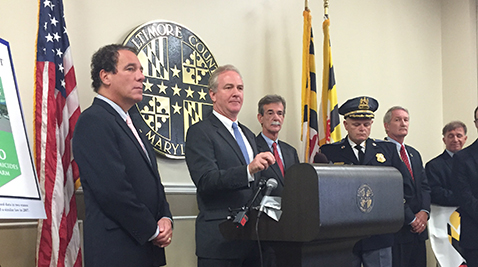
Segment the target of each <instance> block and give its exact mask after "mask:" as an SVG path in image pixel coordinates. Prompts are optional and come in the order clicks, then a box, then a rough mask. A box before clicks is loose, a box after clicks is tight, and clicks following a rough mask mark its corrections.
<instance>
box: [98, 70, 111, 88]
mask: <svg viewBox="0 0 478 267" xmlns="http://www.w3.org/2000/svg"><path fill="white" fill-rule="evenodd" d="M110 74H111V73H110V72H107V71H105V70H100V79H101V82H102V83H103V84H104V85H107V86H109V85H110V84H111V80H110Z"/></svg>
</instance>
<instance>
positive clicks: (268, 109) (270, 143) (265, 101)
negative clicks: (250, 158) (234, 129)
mask: <svg viewBox="0 0 478 267" xmlns="http://www.w3.org/2000/svg"><path fill="white" fill-rule="evenodd" d="M258 106H259V107H258V114H257V119H258V120H259V123H260V124H261V126H262V131H261V133H259V134H258V135H257V136H256V143H257V149H258V150H259V152H266V151H267V152H272V154H274V157H275V159H276V163H275V164H273V165H271V166H269V168H267V169H266V170H264V171H262V173H261V176H262V177H264V178H266V179H269V178H274V179H276V180H277V182H278V185H277V188H276V189H274V190H273V191H272V193H271V195H276V196H280V195H281V192H282V190H283V188H284V173H285V171H286V170H287V168H289V167H290V166H292V165H294V164H296V163H299V156H298V155H297V150H296V149H295V148H294V147H292V146H291V145H289V144H287V143H286V142H283V141H280V140H279V131H280V130H281V128H282V123H284V118H285V100H284V98H282V97H281V96H279V95H266V96H264V97H263V98H261V100H259V103H258ZM274 143H275V144H274Z"/></svg>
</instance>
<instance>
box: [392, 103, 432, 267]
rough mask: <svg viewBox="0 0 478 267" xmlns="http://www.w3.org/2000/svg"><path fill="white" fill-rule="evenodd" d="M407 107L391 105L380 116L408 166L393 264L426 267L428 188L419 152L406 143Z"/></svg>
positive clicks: (405, 266) (393, 248) (404, 178)
mask: <svg viewBox="0 0 478 267" xmlns="http://www.w3.org/2000/svg"><path fill="white" fill-rule="evenodd" d="M409 119H410V117H409V115H408V110H407V109H405V108H403V107H399V106H394V107H391V108H390V109H389V110H388V111H387V112H386V113H385V116H384V117H383V123H384V127H385V132H386V133H387V135H388V137H387V138H386V139H387V140H388V141H390V142H391V143H393V144H395V147H396V150H395V151H396V152H395V153H397V154H398V155H399V156H400V158H401V159H402V161H403V162H404V163H405V165H406V166H407V169H408V171H409V173H410V174H411V175H410V176H408V177H405V176H404V177H403V190H404V191H403V195H404V201H405V220H404V224H403V227H402V229H400V231H398V232H397V233H396V234H395V242H394V244H393V247H392V259H393V267H426V264H427V263H426V262H427V255H426V246H425V240H427V239H428V231H426V227H427V222H428V218H429V217H428V214H429V213H430V187H429V185H428V181H427V177H426V175H425V169H424V168H423V163H422V158H421V156H420V153H418V151H417V150H415V149H414V148H413V147H411V146H408V145H405V144H404V141H405V136H407V134H408V126H409Z"/></svg>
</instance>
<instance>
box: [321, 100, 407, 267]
mask: <svg viewBox="0 0 478 267" xmlns="http://www.w3.org/2000/svg"><path fill="white" fill-rule="evenodd" d="M377 109H378V102H377V101H376V100H375V99H374V98H371V97H366V96H362V97H356V98H353V99H349V100H347V101H346V102H345V103H344V104H342V106H340V108H339V114H341V115H343V116H344V122H343V124H344V127H345V130H347V136H346V137H345V138H344V139H342V140H341V141H339V142H336V143H333V144H326V145H322V146H321V147H320V152H322V153H323V154H325V156H327V158H328V159H329V160H330V161H331V162H333V163H334V164H352V165H370V166H393V167H395V168H396V169H398V170H399V171H400V172H401V173H402V176H405V177H408V176H409V174H408V173H407V169H406V166H405V165H404V164H403V162H402V161H401V160H400V158H399V157H398V155H397V154H396V152H395V147H394V146H393V144H391V143H389V142H385V141H380V140H374V139H371V138H369V136H370V130H371V128H372V123H373V119H374V117H375V115H374V112H375V111H376V110H377ZM392 244H393V234H383V235H374V236H372V237H370V238H365V239H362V240H360V241H359V242H357V243H356V244H355V246H354V249H353V253H354V262H353V265H352V266H354V267H360V266H362V264H363V266H380V267H389V266H391V265H392V248H391V247H392Z"/></svg>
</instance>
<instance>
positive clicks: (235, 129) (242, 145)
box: [232, 122, 250, 164]
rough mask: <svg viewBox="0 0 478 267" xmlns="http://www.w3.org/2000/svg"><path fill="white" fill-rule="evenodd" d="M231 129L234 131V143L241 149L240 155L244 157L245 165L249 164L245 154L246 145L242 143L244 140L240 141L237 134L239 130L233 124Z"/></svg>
mask: <svg viewBox="0 0 478 267" xmlns="http://www.w3.org/2000/svg"><path fill="white" fill-rule="evenodd" d="M232 129H233V130H234V137H236V142H237V144H238V145H239V148H241V151H242V155H244V159H245V160H246V163H247V164H249V162H250V160H249V154H247V148H246V144H245V143H244V140H243V139H242V135H241V132H239V128H238V127H237V123H235V122H233V123H232Z"/></svg>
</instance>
